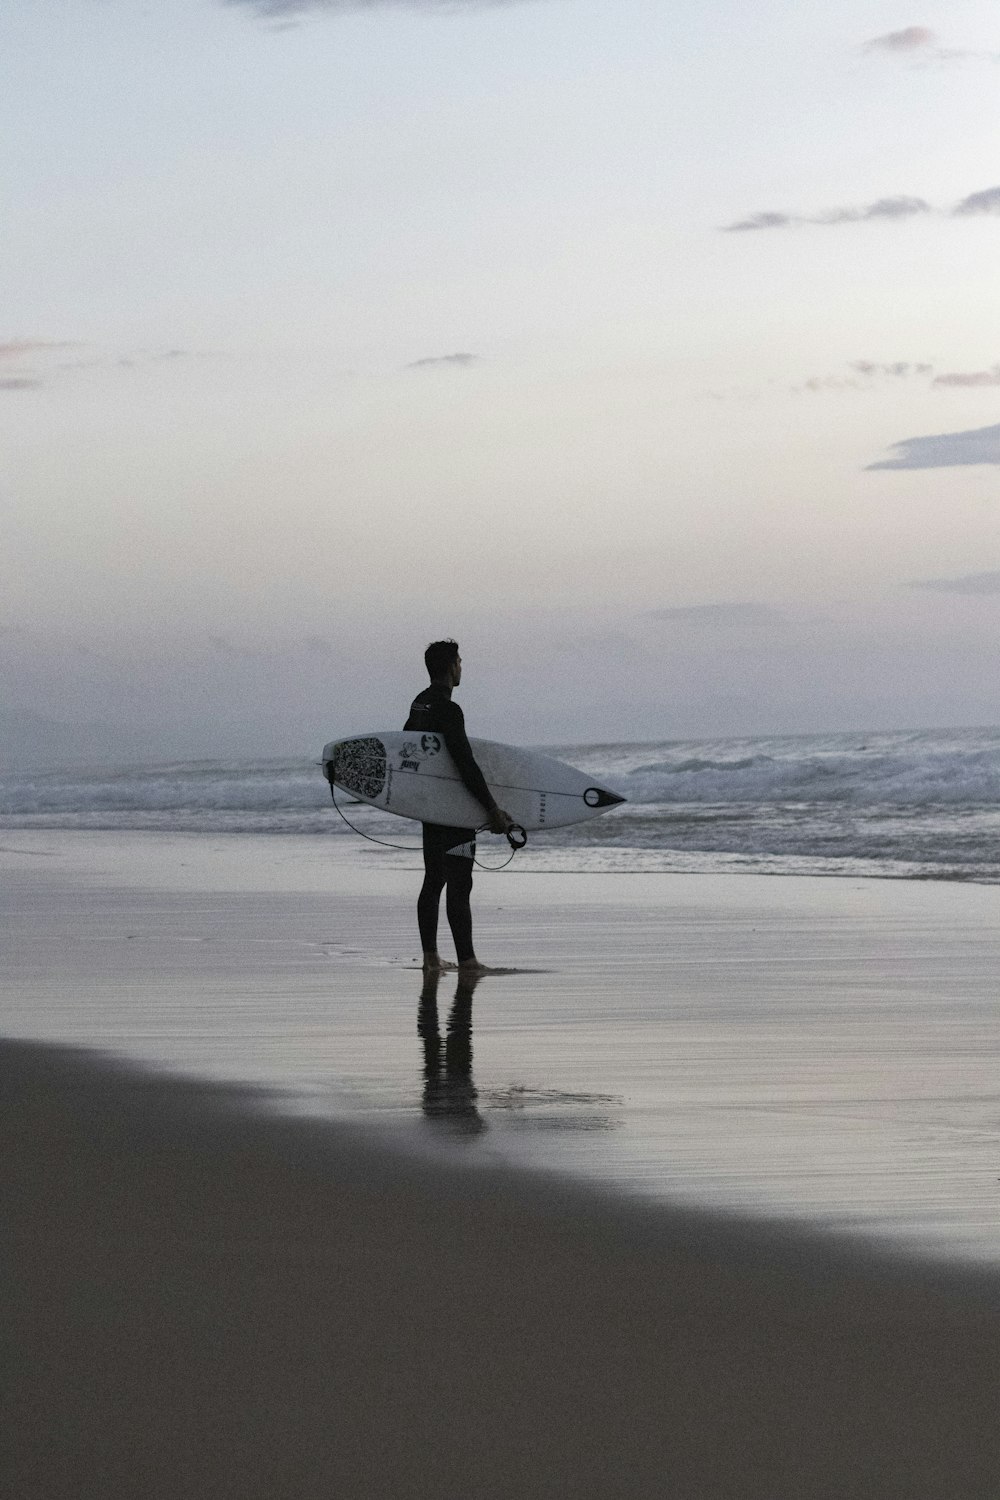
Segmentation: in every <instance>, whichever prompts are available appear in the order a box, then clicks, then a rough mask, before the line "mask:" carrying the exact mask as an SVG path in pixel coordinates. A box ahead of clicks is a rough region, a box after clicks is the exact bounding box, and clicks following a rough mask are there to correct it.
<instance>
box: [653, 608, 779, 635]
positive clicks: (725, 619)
mask: <svg viewBox="0 0 1000 1500" xmlns="http://www.w3.org/2000/svg"><path fill="white" fill-rule="evenodd" d="M649 618H650V619H652V620H660V621H662V622H663V623H664V624H667V625H693V626H694V627H695V628H696V629H699V630H701V629H708V630H713V629H717V628H719V627H722V628H727V627H741V626H749V627H751V628H754V627H756V628H758V629H759V628H760V627H761V626H769V627H774V626H776V625H784V623H785V618H784V616H783V615H782V614H780V613H779V612H778V611H777V610H776V609H772V608H771V606H770V605H769V604H738V603H737V604H682V605H675V606H674V607H672V608H668V609H652V610H650V611H649Z"/></svg>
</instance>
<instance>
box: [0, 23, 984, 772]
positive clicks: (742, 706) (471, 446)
mask: <svg viewBox="0 0 1000 1500" xmlns="http://www.w3.org/2000/svg"><path fill="white" fill-rule="evenodd" d="M998 98H1000V12H998V10H997V7H996V5H995V3H992V0H990V3H987V0H951V3H950V4H948V5H947V6H943V5H939V6H938V7H937V8H936V9H935V8H934V7H932V8H931V9H930V10H925V11H915V10H914V9H913V8H912V4H911V3H910V0H905V3H904V0H865V3H861V0H841V3H840V4H839V5H837V6H828V5H825V6H820V5H818V4H815V3H813V0H794V3H793V0H755V3H754V4H753V5H748V4H746V3H745V0H740V3H736V0H715V3H713V4H711V5H710V4H707V3H706V0H701V3H695V0H670V3H667V0H613V3H612V0H511V3H496V0H453V3H451V4H447V5H442V4H435V3H430V0H409V3H407V0H397V3H390V0H367V3H364V0H356V3H348V0H157V3H156V4H152V3H149V0H5V4H4V7H3V13H2V19H0V133H2V138H3V140H4V142H5V145H6V150H5V151H4V153H3V165H2V168H0V171H2V177H3V182H2V191H3V200H2V201H3V204H4V234H3V236H2V238H0V286H2V288H3V298H2V303H0V568H2V584H3V595H2V603H0V692H2V699H0V711H2V713H4V714H6V715H7V717H8V719H9V718H10V716H17V715H21V716H24V715H32V714H34V715H42V716H45V717H48V718H52V719H57V720H60V721H62V722H64V723H90V724H95V723H96V724H104V725H110V726H112V728H113V729H114V730H115V732H118V731H119V730H120V732H121V736H122V739H121V743H122V744H123V745H125V744H126V742H128V743H129V744H141V745H143V746H145V747H148V752H149V754H150V756H151V757H152V758H155V756H156V754H157V752H158V751H160V750H162V751H163V753H169V754H181V753H189V754H199V753H206V754H208V753H215V752H217V751H225V752H226V753H235V752H236V751H237V750H239V749H246V750H247V751H248V752H258V751H259V752H260V753H269V752H276V751H281V750H285V749H289V750H296V751H297V750H306V749H314V748H318V744H322V741H323V740H324V739H325V738H329V737H331V736H332V735H333V734H339V733H349V732H360V731H362V730H364V729H369V728H376V727H385V726H390V725H394V724H396V723H397V722H402V718H401V715H402V714H404V713H405V709H406V706H407V704H408V701H409V698H410V697H411V696H412V694H413V692H415V691H416V689H417V688H418V687H419V686H420V684H421V683H422V681H423V670H422V663H421V653H422V650H423V646H424V644H425V643H426V641H427V640H429V639H431V638H432V637H435V636H438V635H442V634H444V635H456V636H458V637H459V639H460V641H461V644H462V650H463V657H464V659H465V662H466V680H465V682H464V683H463V688H462V701H463V703H464V705H465V708H466V714H467V718H468V720H469V723H470V727H471V728H472V729H473V732H480V733H483V734H489V735H493V736H494V737H497V738H508V739H528V740H532V741H536V742H546V741H547V742H557V741H560V740H567V739H586V740H598V739H606V738H615V739H624V738H633V739H650V738H657V737H667V736H674V737H681V736H688V735H708V734H720V735H721V734H732V735H741V734H749V733H760V732H769V731H788V732H806V731H812V730H817V731H819V730H836V729H855V728H894V727H896V728H902V727H921V726H938V725H947V724H983V723H998V722H1000V686H998V680H997V672H996V666H995V658H996V647H995V642H996V635H997V627H998V624H1000V537H998V532H997V527H998V518H1000V517H998V505H1000V493H998V479H1000V272H998V267H1000V149H998V143H1000V135H998V105H997V101H998ZM0 722H2V721H0ZM129 736H131V739H129ZM316 742H318V744H317V743H316Z"/></svg>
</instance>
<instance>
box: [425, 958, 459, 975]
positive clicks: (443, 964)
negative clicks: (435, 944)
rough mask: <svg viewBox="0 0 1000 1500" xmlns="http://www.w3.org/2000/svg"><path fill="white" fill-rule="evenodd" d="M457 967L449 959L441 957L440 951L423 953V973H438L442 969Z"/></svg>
mask: <svg viewBox="0 0 1000 1500" xmlns="http://www.w3.org/2000/svg"><path fill="white" fill-rule="evenodd" d="M457 967H458V965H457V964H453V963H451V962H450V960H449V959H447V958H442V957H441V955H440V953H425V954H424V973H425V974H440V973H441V972H442V970H444V969H454V968H457Z"/></svg>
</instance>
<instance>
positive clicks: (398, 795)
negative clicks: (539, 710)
mask: <svg viewBox="0 0 1000 1500" xmlns="http://www.w3.org/2000/svg"><path fill="white" fill-rule="evenodd" d="M469 744H470V745H471V746H472V753H473V755H474V756H475V757H476V761H477V762H478V764H479V767H480V769H481V771H482V773H483V775H484V776H485V778H486V784H487V786H488V787H489V789H490V791H491V792H492V793H493V796H494V798H495V799H496V801H497V802H498V803H499V805H500V806H501V807H502V808H504V809H506V811H507V812H508V813H510V816H511V817H512V818H513V819H514V822H515V823H517V824H520V826H521V827H522V828H523V829H525V830H528V831H531V830H538V829H544V828H563V827H565V826H566V825H567V824H568V823H581V822H583V821H584V819H586V818H595V817H597V816H598V815H599V814H600V813H603V812H607V810H608V809H609V808H611V807H616V806H617V805H618V804H619V803H620V802H624V801H625V798H624V797H620V796H619V795H618V793H617V792H612V791H609V790H608V788H607V787H603V786H600V785H599V784H598V783H597V782H595V781H594V779H593V777H591V776H590V775H588V774H587V772H585V771H579V770H577V768H576V767H575V766H570V765H567V764H566V763H565V761H561V760H556V759H555V758H554V757H553V756H550V755H539V754H538V753H537V752H536V751H534V750H522V749H519V748H518V747H517V746H515V745H502V744H498V743H497V742H496V741H494V740H470V741H469ZM323 773H324V775H325V776H326V779H327V781H329V783H330V786H331V790H333V789H334V788H337V789H339V790H341V791H343V792H346V793H347V794H348V795H349V796H351V797H357V798H358V800H359V801H361V802H368V803H370V804H371V806H372V807H381V808H383V809H384V810H385V811H386V812H391V813H397V814H398V815H399V816H400V817H401V818H418V819H419V820H420V821H421V822H422V823H447V824H451V825H452V826H453V827H459V828H481V827H482V826H483V824H484V823H485V821H486V810H485V808H484V807H483V805H482V803H481V802H479V801H478V800H477V799H476V798H475V797H474V796H473V795H472V793H471V792H470V791H468V790H467V788H466V787H465V784H464V783H463V781H462V779H461V777H460V776H459V774H458V771H457V769H456V767H455V763H454V761H453V760H452V758H451V756H450V755H449V754H448V750H447V747H446V745H445V743H444V738H443V736H441V735H439V734H419V733H415V732H413V731H412V730H410V731H408V730H405V729H404V730H396V729H391V730H378V731H377V732H375V733H374V734H362V735H357V736H354V737H352V738H350V739H343V740H331V741H330V743H329V744H328V745H325V746H324V748H323Z"/></svg>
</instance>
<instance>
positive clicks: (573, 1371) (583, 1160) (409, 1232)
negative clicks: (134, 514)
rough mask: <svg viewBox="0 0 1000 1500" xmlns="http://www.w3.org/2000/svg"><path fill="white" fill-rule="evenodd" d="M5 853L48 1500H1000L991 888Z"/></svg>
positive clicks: (339, 853)
mask: <svg viewBox="0 0 1000 1500" xmlns="http://www.w3.org/2000/svg"><path fill="white" fill-rule="evenodd" d="M3 843H4V848H3V850H2V851H0V868H2V872H3V889H4V896H3V904H4V926H5V931H6V933H7V939H8V941H7V950H6V956H5V962H4V966H3V974H2V985H0V1016H2V1031H3V1035H4V1037H5V1038H6V1039H7V1040H6V1041H5V1043H4V1045H3V1050H2V1053H0V1070H2V1085H3V1087H2V1097H3V1105H2V1109H3V1143H4V1144H3V1151H2V1163H3V1165H2V1172H3V1187H2V1191H3V1201H4V1204H5V1213H4V1223H5V1235H4V1244H5V1257H6V1259H7V1267H6V1269H5V1281H6V1283H7V1285H8V1286H10V1287H11V1288H12V1295H11V1296H10V1297H9V1298H8V1300H7V1303H6V1307H5V1313H4V1322H5V1335H6V1336H5V1340H4V1347H5V1349H6V1350H7V1351H8V1352H7V1354H6V1355H5V1365H6V1368H5V1382H6V1388H7V1389H8V1390H9V1391H10V1392H12V1399H11V1400H10V1401H9V1402H8V1406H9V1408H10V1410H11V1411H12V1413H13V1418H14V1420H13V1421H11V1422H9V1429H10V1433H12V1434H13V1437H12V1438H10V1439H9V1440H8V1442H7V1444H6V1447H7V1457H6V1459H5V1461H4V1462H5V1464H6V1467H7V1469H8V1479H7V1481H6V1485H5V1487H6V1489H7V1491H8V1492H9V1493H12V1494H17V1495H19V1496H38V1497H43V1496H45V1497H47V1496H50V1495H51V1496H56V1495H67V1496H68V1495H71V1494H72V1495H74V1496H79V1495H91V1494H93V1495H98V1494H100V1495H114V1496H118V1495H122V1496H124V1495H137V1496H138V1495H142V1496H146V1495H150V1496H160V1495H163V1496H171V1497H173V1496H177V1495H181V1494H213V1495H215V1494H219V1495H233V1496H257V1495H260V1496H268V1497H269V1496H285V1495H297V1496H298V1495H301V1496H312V1495H317V1496H318V1495H320V1494H322V1495H324V1496H325V1495H330V1494H338V1495H341V1494H342V1495H350V1496H364V1497H367V1496H372V1497H376V1496H378V1497H381V1496H387V1497H394V1496H403V1497H405V1496H410V1495H413V1496H426V1495H435V1496H445V1497H449V1500H450V1497H451V1496H453V1495H454V1496H458V1495H473V1496H482V1497H492V1496H494V1495H496V1496H499V1495H507V1494H510V1493H520V1494H523V1495H528V1496H535V1495H537V1496H551V1495H567V1496H569V1495H585V1496H586V1495H594V1496H597V1495H602V1496H606V1495H619V1494H620V1495H623V1496H624V1495H630V1496H636V1495H639V1496H646V1495H648V1496H654V1495H655V1496H661V1495H670V1496H691V1497H698V1500H700V1497H703V1496H704V1497H715V1496H720V1497H721V1496H730V1495H731V1496H734V1497H735V1496H758V1495H759V1496H761V1497H762V1500H763V1497H765V1496H767V1497H772V1500H775V1497H788V1500H798V1497H811V1496H830V1497H834V1496H838V1497H839V1496H846V1495H851V1496H867V1495H871V1496H876V1495H877V1496H900V1497H903V1496H906V1497H923V1496H927V1497H931V1496H934V1497H941V1500H945V1497H952V1496H955V1497H958V1496H961V1497H977V1496H983V1497H985V1496H987V1495H990V1496H992V1495H993V1494H994V1493H995V1488H996V1479H995V1475H996V1469H997V1463H998V1460H1000V1444H998V1441H997V1435H996V1402H997V1377H998V1375H1000V1357H998V1347H1000V1340H998V1333H1000V1278H998V1275H997V1264H998V1262H1000V1252H998V1244H997V1240H998V1233H997V1204H998V1198H997V1190H998V1185H997V1163H996V1154H995V1142H996V1129H995V1119H994V1113H995V1111H994V1099H995V1076H994V1075H995V1057H996V1047H997V1021H996V1017H995V1014H994V1010H995V986H994V976H995V973H996V971H997V970H996V960H997V956H998V955H997V946H998V939H997V924H996V905H997V900H998V895H997V892H996V890H995V889H994V888H980V887H972V886H959V885H950V886H949V885H939V884H936V883H930V882H928V883H923V882H919V883H918V882H898V883H891V882H877V881H845V880H839V881H822V880H815V879H814V880H796V879H794V878H791V879H777V878H775V879H767V878H765V877H739V876H733V877H722V876H718V877H698V876H692V877H685V876H659V877H648V876H636V877H632V878H631V881H629V880H625V879H622V880H619V881H617V882H608V881H603V882H602V881H601V879H600V877H593V876H586V877H583V876H581V877H571V876H542V875H535V876H532V875H527V874H526V875H524V876H523V877H520V878H515V877H511V878H507V877H501V876H497V877H487V876H486V875H485V874H483V875H480V876H477V886H476V895H475V898H474V900H475V910H476V914H477V920H478V927H477V934H478V937H477V941H478V946H479V948H480V951H481V953H482V956H483V957H484V958H486V959H487V960H494V961H496V962H498V963H504V964H505V965H507V966H510V967H512V968H516V969H520V970H522V971H523V972H520V973H515V974H510V975H502V976H495V977H492V976H491V977H490V978H487V979H485V980H484V981H483V982H482V984H481V985H480V986H479V987H478V988H476V990H475V992H474V995H470V996H466V997H465V999H464V1001H463V999H462V997H461V996H459V995H457V994H456V986H455V984H454V981H453V979H452V978H451V977H450V976H445V977H444V979H443V980H442V982H441V985H440V986H439V987H438V991H437V993H436V994H433V995H429V994H428V993H427V990H426V988H425V987H424V985H423V983H422V978H421V975H420V974H419V972H418V971H417V970H415V969H414V968H413V962H414V958H415V953H414V948H415V940H414V934H413V932H412V930H411V928H412V903H413V897H414V896H415V891H416V884H415V873H414V870H413V869H412V868H411V867H410V866H412V861H409V862H408V861H407V858H406V856H388V857H387V858H386V859H381V858H380V857H379V856H370V855H369V856H366V857H363V858H359V859H354V858H352V857H351V855H350V853H349V852H345V851H344V850H342V849H338V850H336V851H333V850H331V849H330V848H329V846H328V845H327V846H326V847H324V843H325V841H323V840H319V839H311V840H307V839H291V838H290V839H287V840H286V839H281V838H270V839H261V838H256V839H255V838H239V837H232V838H229V839H227V838H225V837H218V838H214V839H208V840H206V839H199V837H198V836H197V835H177V834H174V835H161V836H157V835H145V834H142V835H135V834H133V835H127V834H117V835H112V834H104V835H101V834H67V833H65V832H55V833H42V832H30V833H27V832H16V833H15V832H11V833H8V834H7V835H5V837H4V840H3ZM449 1022H450V1023H451V1026H450V1029H449Z"/></svg>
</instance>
